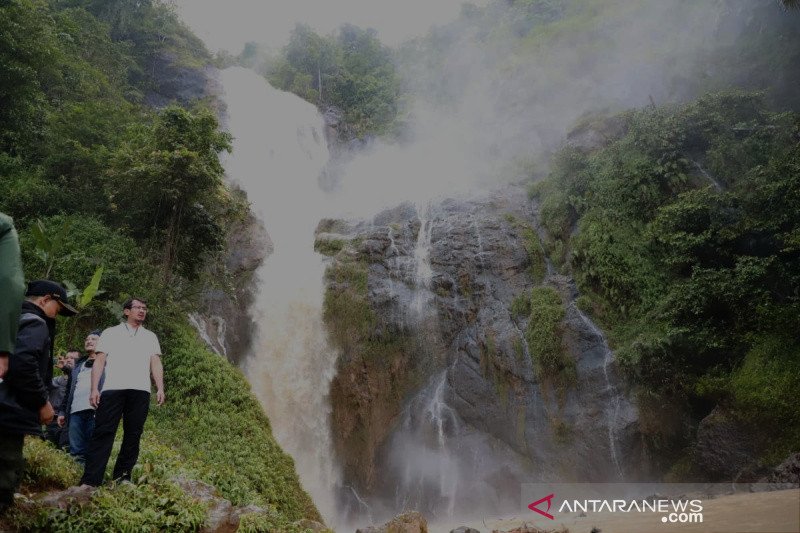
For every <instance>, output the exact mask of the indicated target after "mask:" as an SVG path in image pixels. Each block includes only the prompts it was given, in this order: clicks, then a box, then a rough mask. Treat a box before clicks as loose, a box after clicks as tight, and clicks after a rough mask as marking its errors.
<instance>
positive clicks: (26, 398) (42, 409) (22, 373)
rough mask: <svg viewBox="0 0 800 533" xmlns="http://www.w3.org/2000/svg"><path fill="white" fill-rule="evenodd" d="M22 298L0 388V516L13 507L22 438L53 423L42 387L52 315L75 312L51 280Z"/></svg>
mask: <svg viewBox="0 0 800 533" xmlns="http://www.w3.org/2000/svg"><path fill="white" fill-rule="evenodd" d="M25 296H26V300H25V301H24V302H23V303H22V313H21V314H20V317H19V329H18V331H17V342H16V345H15V346H14V352H13V353H12V354H11V356H10V357H9V361H8V372H7V373H6V375H5V377H4V378H3V382H2V383H0V514H2V513H3V512H4V511H5V510H6V508H8V506H10V505H11V504H12V503H13V502H14V492H15V491H16V489H17V485H18V484H19V480H20V477H21V475H22V469H23V466H24V461H23V458H22V445H23V443H24V437H25V434H31V435H41V433H42V424H48V423H49V422H50V421H51V420H53V415H54V413H53V406H52V405H51V404H50V402H49V401H48V398H47V396H48V395H47V393H48V390H47V388H48V387H47V386H48V384H49V383H50V381H51V380H52V377H53V339H54V338H55V333H56V321H55V318H56V315H59V314H61V315H64V316H72V315H75V314H76V313H77V311H76V310H75V309H74V308H73V307H72V306H70V305H69V304H68V303H67V291H66V290H64V287H62V286H61V285H59V284H58V283H55V282H52V281H48V280H38V281H32V282H30V283H29V284H28V290H27V291H26V292H25Z"/></svg>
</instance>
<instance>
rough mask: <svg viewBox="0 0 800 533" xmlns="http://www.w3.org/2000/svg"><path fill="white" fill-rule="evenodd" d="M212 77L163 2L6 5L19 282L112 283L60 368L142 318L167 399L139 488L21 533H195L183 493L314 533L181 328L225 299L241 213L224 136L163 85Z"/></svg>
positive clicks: (261, 420) (294, 484)
mask: <svg viewBox="0 0 800 533" xmlns="http://www.w3.org/2000/svg"><path fill="white" fill-rule="evenodd" d="M208 60H209V57H208V54H207V52H206V51H205V49H204V48H203V46H202V44H200V42H199V41H198V40H197V39H196V38H195V37H194V36H192V35H191V33H190V32H189V31H188V30H187V29H186V28H185V27H184V26H183V25H182V24H181V23H180V22H179V20H178V19H177V17H176V16H175V14H174V13H173V11H172V9H171V8H170V7H169V6H168V5H167V4H165V3H162V2H159V1H156V0H152V1H151V0H137V1H127V0H51V1H49V2H47V1H44V0H12V1H5V2H0V211H2V212H5V213H8V214H10V215H11V216H13V217H14V219H15V223H16V226H17V228H18V230H19V233H20V240H21V245H22V254H23V264H24V267H25V275H26V278H27V279H35V278H39V277H44V276H49V277H50V278H51V279H55V280H57V281H62V282H68V284H69V285H70V286H74V287H76V288H83V287H86V286H87V285H88V284H89V283H90V280H92V278H93V276H95V274H96V273H98V272H101V273H102V277H101V278H100V284H99V291H97V292H96V293H94V291H92V292H93V293H94V299H92V300H91V301H88V300H87V303H86V305H85V307H83V308H82V309H81V312H80V314H79V316H78V317H77V318H75V319H69V320H61V319H59V320H60V324H59V336H58V338H57V346H56V348H57V350H62V349H64V348H66V347H67V346H68V345H82V339H83V337H84V336H85V335H86V333H87V332H88V331H89V330H91V329H94V328H104V327H108V326H110V325H113V324H115V323H117V322H118V320H119V317H120V316H121V306H120V302H121V301H122V300H123V299H124V298H126V297H128V296H131V295H137V296H139V297H142V298H144V299H145V300H147V301H148V304H149V307H150V309H151V310H152V312H151V314H150V315H149V316H148V326H149V327H150V328H152V329H154V330H155V331H156V332H157V333H158V335H159V337H160V340H161V345H162V348H163V351H164V367H165V369H166V370H165V384H166V391H167V396H168V402H167V404H166V405H165V406H163V407H155V406H153V408H152V415H151V416H150V418H149V420H148V424H147V428H146V430H145V435H146V437H145V440H144V442H143V448H142V455H141V461H140V467H137V470H136V472H135V473H134V476H135V478H136V479H137V485H136V486H133V487H131V486H119V487H111V488H106V489H102V490H101V491H98V492H97V493H96V494H95V495H94V496H93V498H92V500H91V501H90V502H89V503H88V504H87V505H86V506H84V507H82V508H74V509H71V510H70V511H69V512H65V511H57V510H56V511H54V510H42V509H39V508H38V507H37V506H35V505H34V506H22V507H20V508H19V510H18V512H17V513H16V514H15V515H14V517H12V519H13V521H14V525H15V527H18V528H20V529H32V530H42V529H46V530H57V529H58V528H61V530H70V531H89V530H91V531H98V530H104V531H121V530H131V527H132V524H133V523H134V522H135V523H136V524H137V528H138V530H142V531H156V530H184V531H185V530H197V529H199V527H200V526H201V525H202V523H203V521H204V520H205V508H204V506H203V505H201V504H198V503H196V502H193V501H192V500H191V498H189V497H188V496H186V495H185V494H184V493H183V492H182V491H181V490H180V489H179V488H178V487H177V485H176V484H175V483H174V479H175V478H176V476H187V477H189V478H192V479H201V480H204V481H207V482H209V483H211V484H214V485H215V486H216V487H217V488H218V490H219V491H220V493H221V494H222V496H223V497H225V498H228V499H230V500H231V501H232V502H234V503H235V504H242V505H246V504H251V503H254V504H258V505H262V506H269V509H270V512H269V513H268V515H269V516H263V517H260V518H258V519H251V522H253V523H254V524H261V523H270V524H273V525H274V524H280V525H281V526H283V525H285V524H289V523H290V522H291V521H295V520H299V519H301V518H304V517H308V518H316V519H318V518H319V515H318V513H317V511H316V509H315V508H314V505H313V503H312V502H311V501H310V499H309V497H308V496H307V494H306V493H305V492H304V491H303V490H302V488H301V487H300V484H299V481H298V479H297V475H296V473H295V472H294V466H293V462H292V460H291V458H290V457H288V456H287V455H285V454H284V453H283V452H282V451H281V450H280V448H279V447H278V445H277V444H276V442H275V441H274V439H273V438H272V435H271V431H270V427H269V422H268V421H267V419H266V417H265V416H264V414H263V412H262V411H261V409H260V407H259V405H258V402H257V401H256V399H255V398H254V396H253V395H252V393H251V391H250V388H249V386H248V384H247V382H246V381H245V380H244V378H243V376H242V375H241V373H240V372H239V371H238V370H236V369H234V368H232V367H231V366H230V365H229V364H228V363H227V362H226V361H225V360H224V359H221V358H220V357H218V356H216V355H214V354H212V353H210V352H208V351H207V350H206V349H205V348H204V347H203V346H202V345H201V343H200V342H199V341H197V339H196V338H195V336H194V334H193V333H192V330H191V328H190V326H189V325H188V323H187V318H186V317H187V313H188V312H189V311H191V310H192V309H193V305H194V300H195V296H196V295H197V294H198V293H199V292H200V291H201V290H203V289H204V288H207V287H208V286H209V284H210V283H216V284H217V286H223V287H224V284H225V279H224V278H225V276H226V273H225V272H219V271H218V270H219V269H217V270H216V271H214V272H213V274H212V273H211V271H210V270H209V265H213V264H217V263H221V262H220V261H217V260H216V259H217V258H219V257H220V253H221V252H222V251H223V248H224V244H225V237H226V226H228V224H229V223H230V222H231V221H232V220H234V218H235V217H240V216H242V215H241V214H240V213H241V212H242V211H246V207H245V206H242V205H241V199H238V198H236V197H235V196H234V195H232V194H231V193H230V192H229V191H228V190H227V189H226V188H225V187H224V185H223V183H222V174H223V169H222V166H221V164H220V161H219V152H220V151H224V150H228V149H229V141H230V139H229V136H228V135H227V134H225V133H222V132H220V131H219V129H218V124H217V120H216V118H215V116H214V114H213V113H212V112H211V111H210V110H208V109H205V108H204V107H202V103H195V104H192V105H191V107H189V106H187V104H186V103H184V102H180V101H177V102H176V101H174V100H175V99H176V97H175V96H174V95H173V96H171V95H170V93H169V91H168V90H167V89H168V87H165V86H164V84H163V79H162V76H163V71H164V70H165V69H174V68H181V69H189V68H193V67H200V66H202V65H204V64H205V63H206V62H207V61H208ZM170 100H173V102H172V103H171V104H170V103H169V101H170ZM148 103H162V104H164V105H163V106H162V107H160V108H159V109H157V110H156V109H153V108H151V107H149V106H148V105H147V104H148ZM243 207H245V209H242V208H243ZM100 266H102V270H98V267H100ZM212 278H216V279H212ZM95 279H97V278H95ZM26 454H27V455H28V457H29V461H30V465H31V466H30V468H29V470H28V472H27V474H26V480H25V483H26V487H27V490H29V491H31V490H40V489H42V490H43V489H49V488H63V487H65V486H68V485H70V484H73V483H75V482H77V472H76V471H77V469H76V467H75V466H74V464H73V463H72V462H71V459H69V458H68V457H67V456H66V455H65V454H63V453H62V452H59V451H55V450H52V449H49V448H46V447H43V445H42V444H41V443H39V442H35V441H31V442H29V443H28V444H27V445H26ZM5 525H6V524H3V525H2V526H5ZM0 527H1V526H0Z"/></svg>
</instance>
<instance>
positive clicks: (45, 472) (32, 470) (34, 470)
mask: <svg viewBox="0 0 800 533" xmlns="http://www.w3.org/2000/svg"><path fill="white" fill-rule="evenodd" d="M23 453H24V456H25V462H26V465H25V473H24V475H23V478H22V487H24V488H25V489H26V490H28V491H33V490H47V489H50V488H54V489H64V488H67V487H69V486H72V485H75V484H76V483H77V482H78V481H79V480H80V478H81V474H82V473H83V469H81V468H80V466H79V465H78V464H77V463H76V462H75V461H73V460H72V459H71V458H70V457H69V456H68V455H67V454H65V453H62V452H60V451H58V450H56V449H55V448H53V447H52V446H51V445H50V444H48V443H47V442H45V441H43V440H41V439H37V438H34V437H26V439H25V448H24V449H23Z"/></svg>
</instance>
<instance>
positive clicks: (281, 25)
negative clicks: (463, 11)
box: [176, 0, 485, 53]
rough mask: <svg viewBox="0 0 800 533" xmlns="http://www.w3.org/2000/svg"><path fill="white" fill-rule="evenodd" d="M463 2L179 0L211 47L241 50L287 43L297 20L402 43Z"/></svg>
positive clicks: (191, 23)
mask: <svg viewBox="0 0 800 533" xmlns="http://www.w3.org/2000/svg"><path fill="white" fill-rule="evenodd" d="M462 1H463V0H433V1H431V0H406V1H405V2H397V1H395V0H328V1H323V0H230V1H228V2H218V1H217V0H177V2H176V5H177V7H178V11H179V13H180V15H181V18H182V19H183V20H184V21H185V22H186V23H187V24H188V25H189V26H190V27H191V28H192V30H193V31H195V32H196V33H197V35H199V36H200V37H201V38H202V39H203V40H204V41H205V43H206V45H207V46H208V47H209V48H211V49H212V50H220V49H225V50H228V51H229V52H231V53H238V52H239V51H240V50H241V49H242V47H243V46H244V44H245V43H246V42H248V41H253V42H258V43H263V44H266V45H268V46H271V47H275V48H279V47H280V46H283V45H284V44H285V43H286V42H287V41H288V39H289V32H290V31H291V30H292V28H293V27H294V25H295V24H296V23H298V22H300V23H305V24H308V25H309V26H311V27H312V28H314V29H316V30H317V31H319V32H322V33H329V32H331V31H333V30H335V29H336V28H338V27H339V26H341V25H342V24H344V23H346V22H348V23H351V24H355V25H357V26H361V27H364V28H374V29H376V30H377V31H378V34H379V37H380V38H381V40H382V41H383V42H385V43H387V44H390V45H394V44H399V43H400V42H402V41H404V40H406V39H409V38H411V37H414V36H416V35H420V34H422V33H424V32H425V31H426V30H427V29H428V28H429V27H430V26H431V25H432V24H443V23H445V22H449V21H450V20H452V19H454V18H455V17H456V16H457V15H458V12H459V10H460V6H461V3H462ZM483 1H485V0H483ZM478 3H482V2H480V1H479V2H478Z"/></svg>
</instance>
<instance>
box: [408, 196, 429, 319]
mask: <svg viewBox="0 0 800 533" xmlns="http://www.w3.org/2000/svg"><path fill="white" fill-rule="evenodd" d="M417 213H419V216H420V220H419V232H418V234H417V244H416V246H415V247H414V284H415V286H416V290H415V293H414V300H413V301H412V302H411V309H412V311H413V313H414V315H415V317H416V318H417V319H419V320H422V319H424V318H425V315H426V313H427V312H428V311H429V310H430V301H431V293H430V284H431V279H432V278H433V269H432V268H431V238H432V235H433V220H431V219H430V213H431V207H430V205H428V206H427V207H425V208H422V209H421V208H419V207H418V208H417Z"/></svg>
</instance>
